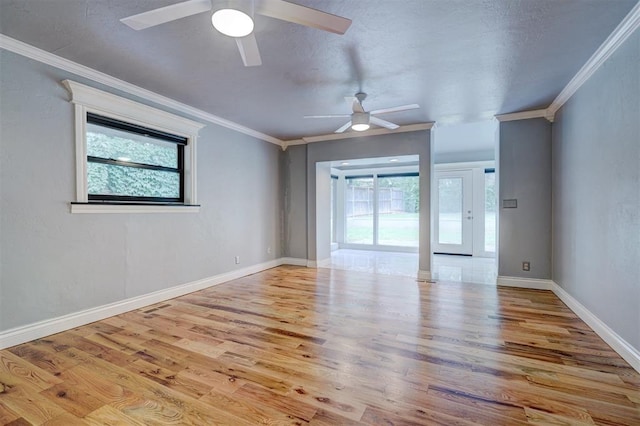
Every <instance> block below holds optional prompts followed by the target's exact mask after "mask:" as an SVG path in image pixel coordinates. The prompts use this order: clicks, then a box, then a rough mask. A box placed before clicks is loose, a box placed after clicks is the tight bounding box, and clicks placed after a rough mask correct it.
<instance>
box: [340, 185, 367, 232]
mask: <svg viewBox="0 0 640 426" xmlns="http://www.w3.org/2000/svg"><path fill="white" fill-rule="evenodd" d="M345 188H346V190H345V204H344V208H345V216H346V218H347V220H346V230H345V231H346V237H345V240H346V242H347V243H352V244H373V178H372V177H360V178H347V179H346V187H345Z"/></svg>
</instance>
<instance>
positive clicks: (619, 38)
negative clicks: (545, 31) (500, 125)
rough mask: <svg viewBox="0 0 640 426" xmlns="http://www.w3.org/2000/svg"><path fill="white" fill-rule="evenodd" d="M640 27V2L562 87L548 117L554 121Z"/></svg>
mask: <svg viewBox="0 0 640 426" xmlns="http://www.w3.org/2000/svg"><path fill="white" fill-rule="evenodd" d="M638 27H640V2H638V3H637V4H636V5H635V6H634V7H633V9H631V11H630V12H629V13H628V14H627V16H625V17H624V19H623V20H622V22H620V24H619V25H618V26H617V27H616V29H615V30H613V32H612V33H611V34H610V35H609V37H607V39H606V40H605V41H604V43H602V45H600V47H599V48H598V50H596V51H595V53H594V54H593V55H591V58H589V60H588V61H587V62H586V63H585V64H584V65H583V67H582V68H580V71H578V73H577V74H576V75H575V76H574V77H573V78H572V79H571V81H569V83H568V84H567V86H566V87H565V88H564V89H562V91H561V92H560V94H559V95H558V96H557V97H556V98H555V100H554V101H553V102H552V103H551V105H549V107H548V108H547V119H548V120H549V121H553V118H554V116H555V114H556V112H558V110H559V109H560V108H561V107H562V105H564V104H565V102H567V101H568V100H569V99H570V98H571V96H573V94H574V93H576V92H577V91H578V89H579V88H580V87H581V86H582V85H583V84H584V83H585V82H586V81H587V80H588V79H589V78H590V77H591V76H592V75H593V74H594V73H595V72H596V71H597V70H598V68H600V66H601V65H602V64H603V63H604V62H605V61H606V60H607V59H609V57H610V56H611V55H612V54H613V53H614V52H615V51H616V50H617V49H618V47H620V45H622V43H624V42H625V41H626V40H627V38H629V36H630V35H631V34H633V32H634V31H635V30H637V29H638Z"/></svg>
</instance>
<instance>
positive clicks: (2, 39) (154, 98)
mask: <svg viewBox="0 0 640 426" xmlns="http://www.w3.org/2000/svg"><path fill="white" fill-rule="evenodd" d="M0 48H1V49H4V50H7V51H10V52H13V53H16V54H18V55H22V56H24V57H26V58H30V59H33V60H35V61H38V62H41V63H43V64H47V65H50V66H52V67H55V68H58V69H61V70H64V71H68V72H70V73H73V74H75V75H78V76H80V77H84V78H88V79H90V80H92V81H95V82H96V83H100V84H104V85H105V86H109V87H111V88H114V89H117V90H121V91H123V92H125V93H128V94H130V95H133V96H137V97H139V98H142V99H145V100H147V101H149V102H153V103H156V104H158V105H162V106H165V107H167V108H171V109H173V110H175V111H179V112H183V113H185V114H188V115H190V116H192V117H194V118H199V119H201V120H204V121H207V122H209V123H213V124H217V125H219V126H222V127H226V128H228V129H231V130H235V131H237V132H239V133H243V134H245V135H249V136H252V137H254V138H256V139H260V140H263V141H266V142H270V143H272V144H275V145H278V146H280V147H282V146H283V141H281V140H280V139H278V138H274V137H273V136H269V135H266V134H264V133H261V132H258V131H257V130H253V129H250V128H248V127H245V126H242V125H240V124H238V123H235V122H233V121H230V120H226V119H224V118H221V117H218V116H217V115H213V114H210V113H208V112H205V111H203V110H201V109H198V108H194V107H192V106H189V105H186V104H183V103H182V102H178V101H175V100H173V99H171V98H168V97H166V96H162V95H159V94H158V93H155V92H152V91H150V90H147V89H143V88H142V87H139V86H136V85H134V84H131V83H127V82H126V81H124V80H120V79H118V78H115V77H112V76H110V75H109V74H105V73H103V72H100V71H97V70H95V69H93V68H89V67H87V66H84V65H80V64H78V63H76V62H73V61H70V60H68V59H64V58H62V57H60V56H57V55H54V54H53V53H49V52H47V51H44V50H42V49H39V48H37V47H35V46H32V45H30V44H27V43H24V42H21V41H19V40H16V39H13V38H11V37H7V36H6V35H4V34H0Z"/></svg>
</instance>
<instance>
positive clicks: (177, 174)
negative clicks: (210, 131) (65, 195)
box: [86, 113, 187, 203]
mask: <svg viewBox="0 0 640 426" xmlns="http://www.w3.org/2000/svg"><path fill="white" fill-rule="evenodd" d="M86 141H87V148H86V150H87V191H88V198H89V201H122V202H156V203H158V202H159V203H184V146H185V145H186V144H187V139H186V138H184V137H181V136H177V135H173V134H170V133H165V132H162V131H158V130H155V129H151V128H147V127H142V126H138V125H135V124H131V123H126V122H123V121H120V120H115V119H112V118H108V117H103V116H100V115H97V114H93V113H87V125H86Z"/></svg>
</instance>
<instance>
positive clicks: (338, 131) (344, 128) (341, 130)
mask: <svg viewBox="0 0 640 426" xmlns="http://www.w3.org/2000/svg"><path fill="white" fill-rule="evenodd" d="M349 127H351V120H349V121H348V122H347V124H345V125H344V126H342V127H340V128H339V129H338V130H336V131H335V132H334V133H342V132H344V131H345V130H347V129H348V128H349Z"/></svg>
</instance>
